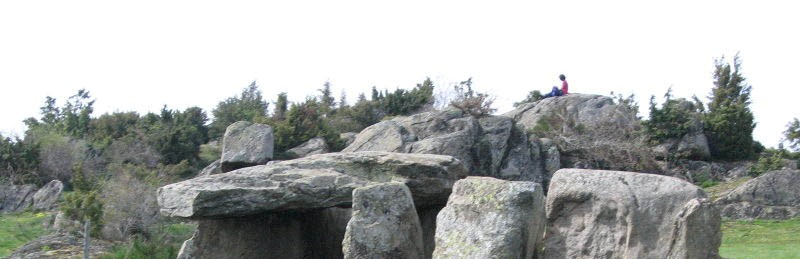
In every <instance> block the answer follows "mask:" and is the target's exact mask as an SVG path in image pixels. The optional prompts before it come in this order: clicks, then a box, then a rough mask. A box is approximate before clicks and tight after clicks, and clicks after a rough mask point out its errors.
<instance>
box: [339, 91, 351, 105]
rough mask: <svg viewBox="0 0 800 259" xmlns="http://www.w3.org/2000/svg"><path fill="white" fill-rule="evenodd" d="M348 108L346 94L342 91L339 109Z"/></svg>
mask: <svg viewBox="0 0 800 259" xmlns="http://www.w3.org/2000/svg"><path fill="white" fill-rule="evenodd" d="M347 107H350V104H348V103H347V93H346V92H345V91H344V89H342V94H341V96H340V97H339V109H344V108H347Z"/></svg>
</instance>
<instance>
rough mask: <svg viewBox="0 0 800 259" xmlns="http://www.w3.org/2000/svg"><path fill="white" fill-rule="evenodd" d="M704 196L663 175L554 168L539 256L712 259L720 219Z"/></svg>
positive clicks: (719, 236)
mask: <svg viewBox="0 0 800 259" xmlns="http://www.w3.org/2000/svg"><path fill="white" fill-rule="evenodd" d="M705 197H706V194H705V192H703V190H702V189H700V188H698V187H697V186H694V185H693V184H691V183H688V182H685V181H683V180H680V179H678V178H673V177H668V176H662V175H652V174H642V173H633V172H618V171H601V170H588V169H561V170H558V171H557V172H556V174H555V175H554V176H553V179H552V180H551V181H550V188H549V192H548V195H547V223H548V225H547V234H546V236H545V250H544V258H559V259H561V258H698V259H699V258H703V259H705V258H719V255H718V252H719V245H720V239H721V235H720V216H719V212H718V211H717V210H716V209H715V208H714V207H713V206H710V205H709V204H708V202H707V201H706V200H705Z"/></svg>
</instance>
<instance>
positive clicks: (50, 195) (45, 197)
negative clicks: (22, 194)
mask: <svg viewBox="0 0 800 259" xmlns="http://www.w3.org/2000/svg"><path fill="white" fill-rule="evenodd" d="M62 190H64V184H63V183H61V181H59V180H52V181H50V182H49V183H47V184H45V185H44V186H42V188H40V189H39V190H38V191H36V193H34V194H33V209H34V210H39V211H42V210H52V209H55V208H56V207H58V198H59V197H61V191H62Z"/></svg>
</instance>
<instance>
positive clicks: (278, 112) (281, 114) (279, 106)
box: [272, 92, 289, 121]
mask: <svg viewBox="0 0 800 259" xmlns="http://www.w3.org/2000/svg"><path fill="white" fill-rule="evenodd" d="M288 109H289V99H288V97H287V96H286V93H285V92H283V93H279V94H278V100H277V101H275V112H273V113H272V119H273V120H276V121H282V120H284V119H285V118H286V110H288Z"/></svg>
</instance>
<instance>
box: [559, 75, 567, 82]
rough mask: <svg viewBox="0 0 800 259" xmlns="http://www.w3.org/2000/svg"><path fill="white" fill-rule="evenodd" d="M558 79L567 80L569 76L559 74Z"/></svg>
mask: <svg viewBox="0 0 800 259" xmlns="http://www.w3.org/2000/svg"><path fill="white" fill-rule="evenodd" d="M558 79H561V81H564V80H567V77H566V76H564V74H561V75H559V76H558Z"/></svg>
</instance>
